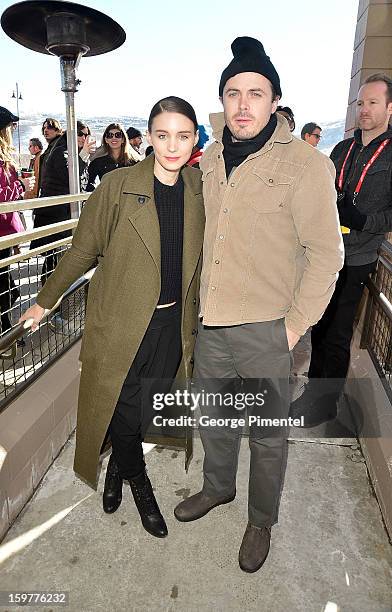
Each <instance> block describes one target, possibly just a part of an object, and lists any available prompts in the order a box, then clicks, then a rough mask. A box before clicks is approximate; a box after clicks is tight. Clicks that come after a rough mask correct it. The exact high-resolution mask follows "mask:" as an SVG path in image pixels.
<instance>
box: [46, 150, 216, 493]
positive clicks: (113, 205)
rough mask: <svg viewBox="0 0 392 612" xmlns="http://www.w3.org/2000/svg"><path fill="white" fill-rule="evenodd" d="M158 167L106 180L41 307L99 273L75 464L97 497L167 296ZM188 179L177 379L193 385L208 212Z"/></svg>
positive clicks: (190, 172)
mask: <svg viewBox="0 0 392 612" xmlns="http://www.w3.org/2000/svg"><path fill="white" fill-rule="evenodd" d="M153 165H154V156H149V157H148V158H147V159H146V160H144V161H143V162H141V163H139V164H137V165H135V166H132V167H131V168H122V169H119V170H115V171H113V172H111V173H110V174H108V175H106V176H105V177H104V178H103V181H102V183H101V184H100V185H99V187H98V188H97V189H96V190H95V191H94V193H92V195H91V196H90V198H89V199H88V201H87V203H86V205H85V207H84V209H83V212H82V215H81V217H80V220H79V224H78V227H77V229H76V231H75V235H74V238H73V242H72V247H71V248H70V250H69V251H68V252H67V253H66V254H65V255H64V257H63V258H62V259H61V261H60V263H59V265H58V266H57V268H56V270H55V271H54V273H53V274H52V275H51V276H50V278H49V279H48V281H47V282H46V284H45V286H44V288H43V289H42V291H40V293H39V294H38V296H37V302H38V304H40V305H41V306H43V307H45V308H51V307H52V306H53V305H54V304H55V303H56V301H57V299H58V298H59V297H60V295H61V294H62V293H63V292H64V291H65V290H66V289H67V288H68V287H69V285H71V283H72V282H74V281H75V280H77V279H78V278H79V277H80V276H81V275H82V274H83V273H84V272H86V271H87V270H89V269H90V268H92V267H93V266H94V265H97V269H96V271H95V274H94V276H93V278H92V280H91V282H90V289H89V294H88V304H87V316H86V323H85V330H84V335H83V341H82V350H81V357H80V358H81V361H82V374H81V380H80V389H79V406H78V418H77V431H76V452H75V463H74V470H75V472H76V473H77V474H78V475H79V476H80V477H81V478H82V479H83V480H85V481H86V482H87V483H88V484H89V485H91V486H92V487H93V488H95V489H96V487H97V480H98V472H99V469H98V468H99V464H100V462H99V458H100V452H101V447H102V444H103V441H104V439H105V435H106V432H107V429H108V426H109V423H110V420H111V417H112V415H113V411H114V408H115V405H116V402H117V399H118V396H119V394H120V391H121V387H122V384H123V382H124V380H125V377H126V374H127V373H128V370H129V368H130V366H131V364H132V362H133V359H134V358H135V355H136V352H137V350H138V347H139V345H140V343H141V341H142V339H143V336H144V334H145V331H146V329H147V327H148V324H149V322H150V319H151V317H152V314H153V312H154V309H155V307H156V305H157V303H158V298H159V294H160V283H161V264H160V253H161V248H160V231H159V221H158V215H157V212H156V207H155V203H154V175H153ZM181 174H182V177H183V180H184V245H183V277H182V295H183V304H182V346H183V358H182V362H181V364H180V367H179V371H178V373H177V376H181V377H186V378H188V377H189V376H190V375H191V373H192V362H193V360H192V353H193V348H194V341H195V335H194V328H195V327H196V320H197V308H198V289H199V275H200V267H201V250H202V243H203V229H204V207H203V199H202V185H201V173H200V172H199V170H196V169H193V168H184V169H183V170H182V171H181ZM192 332H193V333H192Z"/></svg>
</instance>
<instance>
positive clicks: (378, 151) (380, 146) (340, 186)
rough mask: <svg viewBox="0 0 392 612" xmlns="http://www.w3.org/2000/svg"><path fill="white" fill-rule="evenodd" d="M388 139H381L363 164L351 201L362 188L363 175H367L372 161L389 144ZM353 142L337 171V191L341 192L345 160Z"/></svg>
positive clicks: (352, 144)
mask: <svg viewBox="0 0 392 612" xmlns="http://www.w3.org/2000/svg"><path fill="white" fill-rule="evenodd" d="M390 141H391V139H390V138H386V139H385V140H383V141H382V143H381V144H380V145H379V146H378V148H377V150H376V151H375V152H374V153H373V155H372V156H371V158H370V159H369V161H368V163H367V164H366V165H365V167H364V169H363V170H362V173H361V176H360V177H359V180H358V183H357V186H356V187H355V190H354V198H353V202H355V200H356V198H357V196H358V194H359V192H360V191H361V189H362V185H363V181H364V180H365V176H366V175H367V173H368V170H369V168H370V167H371V166H372V165H373V164H374V162H375V161H376V159H377V157H378V156H379V155H381V153H382V152H383V150H384V149H385V147H386V146H387V144H389V142H390ZM354 144H355V141H354V140H353V141H352V143H351V145H350V148H349V150H348V151H347V155H346V157H345V158H344V162H343V165H342V168H341V170H340V173H339V179H338V187H339V192H342V190H343V176H344V169H345V167H346V164H347V160H348V158H349V157H350V153H351V151H352V150H353V147H354Z"/></svg>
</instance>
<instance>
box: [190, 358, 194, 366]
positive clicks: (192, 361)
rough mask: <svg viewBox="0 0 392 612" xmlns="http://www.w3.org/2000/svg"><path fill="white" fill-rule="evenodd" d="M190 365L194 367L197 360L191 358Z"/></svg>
mask: <svg viewBox="0 0 392 612" xmlns="http://www.w3.org/2000/svg"><path fill="white" fill-rule="evenodd" d="M189 363H190V364H191V365H193V364H194V363H195V360H194V359H193V357H191V358H190V360H189Z"/></svg>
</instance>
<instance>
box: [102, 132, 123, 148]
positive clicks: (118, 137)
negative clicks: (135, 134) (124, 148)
mask: <svg viewBox="0 0 392 612" xmlns="http://www.w3.org/2000/svg"><path fill="white" fill-rule="evenodd" d="M105 142H106V144H107V146H108V147H109V148H110V149H113V150H116V149H117V150H118V149H121V145H122V144H123V142H125V137H124V134H123V133H122V132H121V130H120V129H118V128H111V129H110V130H108V131H107V132H106V136H105Z"/></svg>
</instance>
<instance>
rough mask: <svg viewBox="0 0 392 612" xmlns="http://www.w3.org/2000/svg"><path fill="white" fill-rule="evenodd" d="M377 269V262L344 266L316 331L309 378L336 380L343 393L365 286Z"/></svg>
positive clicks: (314, 330) (338, 389)
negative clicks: (356, 319)
mask: <svg viewBox="0 0 392 612" xmlns="http://www.w3.org/2000/svg"><path fill="white" fill-rule="evenodd" d="M375 267H376V262H373V263H370V264H366V265H363V266H347V265H344V267H343V269H342V270H341V272H340V274H339V278H338V281H337V283H336V288H335V292H334V294H333V296H332V299H331V301H330V303H329V305H328V307H327V309H326V311H325V313H324V315H323V316H322V318H321V319H320V321H319V322H318V323H317V325H314V326H313V328H312V357H311V362H310V367H309V378H330V379H335V381H336V385H335V386H336V391H337V392H340V391H341V390H342V389H343V386H344V382H345V379H346V376H347V372H348V368H349V364H350V345H351V339H352V335H353V324H354V318H355V314H356V311H357V308H358V305H359V302H360V300H361V297H362V293H363V289H364V285H365V282H366V280H367V278H368V276H369V274H370V273H371V272H373V270H374V269H375Z"/></svg>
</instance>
